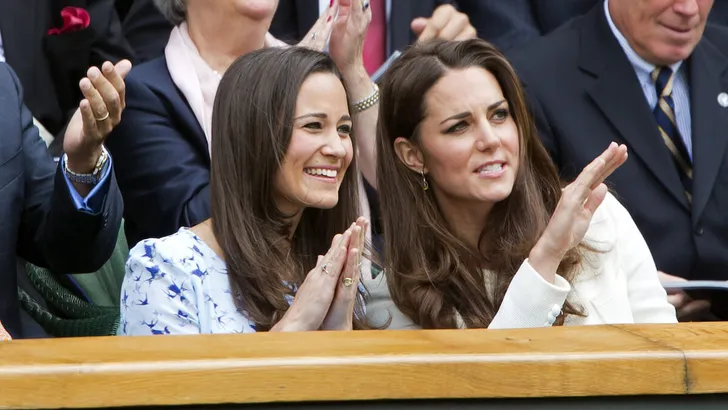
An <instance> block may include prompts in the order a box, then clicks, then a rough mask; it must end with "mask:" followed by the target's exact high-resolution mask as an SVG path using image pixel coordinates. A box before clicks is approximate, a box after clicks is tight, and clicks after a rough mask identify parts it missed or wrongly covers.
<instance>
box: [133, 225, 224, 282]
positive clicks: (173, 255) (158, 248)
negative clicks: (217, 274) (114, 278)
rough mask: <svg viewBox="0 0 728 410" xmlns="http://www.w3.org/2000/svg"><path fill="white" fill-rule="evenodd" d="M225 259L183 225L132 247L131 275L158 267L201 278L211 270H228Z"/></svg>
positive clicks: (165, 271)
mask: <svg viewBox="0 0 728 410" xmlns="http://www.w3.org/2000/svg"><path fill="white" fill-rule="evenodd" d="M224 270H225V269H224V263H222V261H221V260H220V259H219V258H217V256H216V255H215V254H214V253H213V252H212V251H211V250H210V249H209V248H207V246H205V244H204V243H203V242H202V241H201V240H200V239H199V238H198V237H197V236H195V235H194V234H193V233H192V232H190V231H189V230H187V229H185V228H182V229H180V230H179V231H177V232H176V233H174V234H172V235H169V236H166V237H163V238H154V239H146V240H144V241H141V242H139V243H138V244H137V245H136V246H134V247H133V248H132V249H131V250H130V251H129V259H128V261H127V275H128V274H130V273H131V274H134V273H137V275H139V274H142V275H152V276H154V275H155V273H154V272H155V271H157V272H158V273H157V274H158V275H159V276H160V277H161V275H162V274H169V275H172V276H173V277H178V278H184V279H186V278H188V277H193V278H195V277H196V278H197V279H199V280H200V281H204V279H205V278H206V277H207V276H208V275H209V273H210V271H224Z"/></svg>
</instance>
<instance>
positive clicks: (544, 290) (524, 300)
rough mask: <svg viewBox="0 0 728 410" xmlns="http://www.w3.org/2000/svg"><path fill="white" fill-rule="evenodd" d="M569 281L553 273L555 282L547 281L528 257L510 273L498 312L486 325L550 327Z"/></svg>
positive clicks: (498, 327) (567, 288)
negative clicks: (511, 277)
mask: <svg viewBox="0 0 728 410" xmlns="http://www.w3.org/2000/svg"><path fill="white" fill-rule="evenodd" d="M570 291H571V285H570V284H569V282H568V281H567V280H566V279H564V278H563V277H561V276H559V275H556V279H555V280H554V283H548V282H547V281H546V280H544V278H543V277H542V276H541V275H539V273H538V272H536V271H535V270H534V269H533V267H532V266H531V264H530V263H528V259H526V260H525V261H523V264H522V265H521V267H520V268H519V269H518V272H516V275H515V276H514V277H513V280H512V281H511V284H510V286H508V290H507V291H506V295H505V297H504V298H503V303H501V306H500V309H498V313H497V314H496V315H495V317H494V318H493V321H492V322H491V324H490V326H488V328H489V329H513V328H526V327H549V326H551V325H552V324H553V322H554V321H555V320H556V317H557V316H558V315H559V313H560V312H561V308H562V306H563V305H564V302H565V301H566V297H567V296H568V294H569V292H570Z"/></svg>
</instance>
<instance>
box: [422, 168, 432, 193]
mask: <svg viewBox="0 0 728 410" xmlns="http://www.w3.org/2000/svg"><path fill="white" fill-rule="evenodd" d="M420 174H422V190H423V191H427V190H428V189H430V184H428V183H427V177H426V176H425V167H422V171H420Z"/></svg>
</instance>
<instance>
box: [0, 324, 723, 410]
mask: <svg viewBox="0 0 728 410" xmlns="http://www.w3.org/2000/svg"><path fill="white" fill-rule="evenodd" d="M705 393H728V323H727V324H710V323H705V324H681V325H673V326H663V325H649V326H594V327H565V328H550V329H522V330H501V331H489V330H454V331H368V332H308V333H287V334H281V333H275V334H274V333H261V334H254V335H216V336H192V337H188V336H164V337H138V338H130V337H108V338H85V339H56V340H28V341H12V342H9V343H0V407H9V408H57V407H71V408H79V407H115V406H168V405H186V404H196V405H212V404H219V403H271V402H296V403H302V402H328V401H349V402H350V403H351V402H352V401H370V400H390V399H405V400H407V399H409V400H411V399H455V398H456V399H468V398H473V399H475V398H478V399H484V398H526V397H541V398H547V397H585V396H636V395H691V394H705Z"/></svg>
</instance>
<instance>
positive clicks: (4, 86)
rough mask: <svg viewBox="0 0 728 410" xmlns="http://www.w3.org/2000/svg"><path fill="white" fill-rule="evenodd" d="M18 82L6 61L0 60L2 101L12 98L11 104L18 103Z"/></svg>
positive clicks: (19, 92) (0, 94)
mask: <svg viewBox="0 0 728 410" xmlns="http://www.w3.org/2000/svg"><path fill="white" fill-rule="evenodd" d="M20 94H21V91H20V82H19V80H18V77H17V76H16V75H15V72H14V71H13V69H12V68H10V66H9V65H8V64H7V63H4V62H0V96H1V97H2V101H5V100H6V99H8V97H9V98H10V99H12V102H13V105H16V106H17V105H19V104H20V101H19V99H20Z"/></svg>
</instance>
